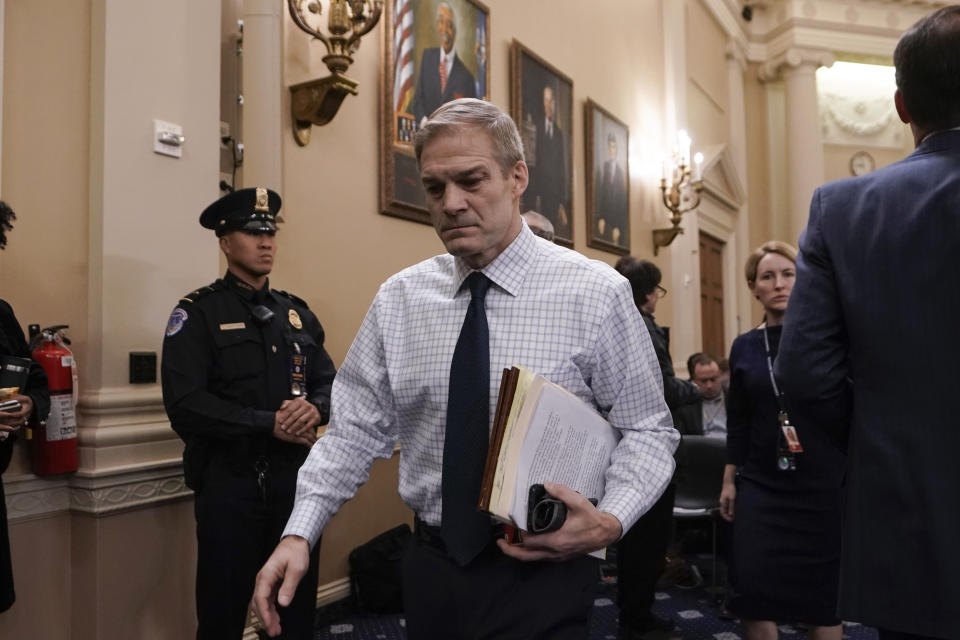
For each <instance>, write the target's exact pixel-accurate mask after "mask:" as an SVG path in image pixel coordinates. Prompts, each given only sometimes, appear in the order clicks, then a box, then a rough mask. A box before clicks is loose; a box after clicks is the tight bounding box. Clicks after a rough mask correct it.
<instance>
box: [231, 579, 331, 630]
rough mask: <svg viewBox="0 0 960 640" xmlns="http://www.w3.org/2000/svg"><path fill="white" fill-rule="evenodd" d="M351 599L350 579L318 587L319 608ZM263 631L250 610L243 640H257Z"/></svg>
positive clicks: (257, 619)
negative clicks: (259, 633)
mask: <svg viewBox="0 0 960 640" xmlns="http://www.w3.org/2000/svg"><path fill="white" fill-rule="evenodd" d="M349 597H350V578H340V579H339V580H334V581H333V582H328V583H327V584H322V585H320V586H319V587H317V608H318V609H319V608H320V607H325V606H327V605H331V604H333V603H335V602H339V601H341V600H344V599H346V598H349ZM260 629H261V626H260V620H259V618H257V615H256V614H255V613H254V612H253V610H252V609H251V610H250V613H249V614H248V616H247V626H246V627H245V628H244V630H243V640H257V638H258V637H259V636H258V635H257V632H258V631H259V630H260Z"/></svg>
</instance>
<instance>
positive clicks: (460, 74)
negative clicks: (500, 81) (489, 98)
mask: <svg viewBox="0 0 960 640" xmlns="http://www.w3.org/2000/svg"><path fill="white" fill-rule="evenodd" d="M439 68H440V47H433V48H432V49H424V51H423V56H421V57H420V69H418V76H417V89H416V91H414V93H413V115H414V117H415V118H416V121H417V124H418V125H419V123H420V120H422V119H423V118H426V117H429V116H430V114H431V113H433V112H434V111H436V109H437V107H439V106H440V105H442V104H443V103H445V102H450V101H451V100H456V99H457V98H476V97H477V83H476V80H475V79H474V77H473V74H472V73H470V70H469V69H467V67H466V65H464V64H463V62H461V61H460V56H454V58H453V67H452V68H451V70H450V75H449V76H448V77H447V86H446V87H445V88H444V90H443V92H441V91H440V71H439Z"/></svg>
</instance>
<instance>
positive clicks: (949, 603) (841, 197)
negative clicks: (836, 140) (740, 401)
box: [776, 131, 960, 638]
mask: <svg viewBox="0 0 960 640" xmlns="http://www.w3.org/2000/svg"><path fill="white" fill-rule="evenodd" d="M800 249H801V255H800V259H799V260H798V262H797V280H796V285H795V286H794V289H793V293H792V296H791V298H790V306H789V308H788V310H787V316H786V321H785V326H784V332H783V337H782V339H781V342H780V354H779V356H778V357H777V364H776V367H777V375H778V376H779V379H780V382H781V384H782V386H783V388H784V390H785V392H786V395H787V399H788V401H789V406H790V409H791V412H792V413H795V414H798V415H799V414H801V413H802V414H805V417H806V418H807V419H809V420H811V421H812V423H813V424H818V425H820V426H822V427H823V428H824V429H827V430H828V431H829V432H830V433H831V434H833V435H834V436H835V437H836V438H837V439H838V440H840V441H842V442H844V443H847V444H848V445H849V450H848V451H849V452H848V469H847V478H846V488H845V490H846V501H845V502H846V513H845V518H844V530H843V534H844V538H843V559H842V572H841V575H842V578H841V592H840V616H841V617H842V618H843V619H845V620H856V621H860V622H864V623H867V624H870V625H875V626H878V627H884V628H888V629H893V630H897V631H904V632H911V633H916V634H922V635H929V636H936V637H943V638H958V637H960V635H958V634H960V553H958V552H957V541H958V540H960V464H958V463H957V456H958V455H960V419H958V409H957V402H956V400H955V396H954V395H953V394H954V393H956V386H957V380H958V375H957V361H958V356H960V329H958V322H960V131H946V132H942V133H939V134H936V135H934V136H932V137H928V138H927V139H926V140H925V141H924V142H923V143H922V144H921V145H920V146H919V147H918V148H917V150H916V151H914V152H913V153H912V154H911V155H910V156H909V157H907V158H906V159H904V160H902V161H900V162H897V163H895V164H893V165H891V166H889V167H886V168H884V169H880V170H878V171H875V172H873V173H871V174H868V175H866V176H864V177H861V178H853V179H848V180H841V181H839V182H833V183H830V184H828V185H825V186H823V187H821V188H819V189H818V190H817V191H816V192H815V193H814V196H813V202H812V204H811V206H810V220H809V223H808V226H807V229H806V231H805V232H804V234H803V235H802V236H801V239H800Z"/></svg>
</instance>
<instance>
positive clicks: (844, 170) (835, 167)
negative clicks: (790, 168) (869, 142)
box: [823, 124, 913, 182]
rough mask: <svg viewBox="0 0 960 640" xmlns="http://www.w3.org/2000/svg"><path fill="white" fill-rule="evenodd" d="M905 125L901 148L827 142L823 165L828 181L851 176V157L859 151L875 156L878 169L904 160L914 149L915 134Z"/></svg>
mask: <svg viewBox="0 0 960 640" xmlns="http://www.w3.org/2000/svg"><path fill="white" fill-rule="evenodd" d="M900 126H902V127H903V146H902V147H901V148H899V149H886V148H881V147H868V146H855V145H843V144H825V145H823V166H824V172H825V173H826V178H827V182H830V181H831V180H839V179H841V178H849V177H850V176H851V175H852V174H851V173H850V158H851V157H852V156H853V154H855V153H857V152H858V151H866V152H867V153H869V154H870V155H871V156H873V160H874V162H876V164H877V169H879V168H881V167H885V166H887V165H888V164H893V163H894V162H897V161H898V160H903V159H904V158H905V157H907V156H908V155H910V153H911V152H912V151H913V135H912V134H911V133H910V127H909V126H908V125H905V124H904V125H900Z"/></svg>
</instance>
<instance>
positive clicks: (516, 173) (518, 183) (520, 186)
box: [510, 160, 530, 198]
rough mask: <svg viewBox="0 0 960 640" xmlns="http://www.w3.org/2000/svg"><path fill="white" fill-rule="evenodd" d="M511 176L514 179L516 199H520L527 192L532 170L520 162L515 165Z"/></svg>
mask: <svg viewBox="0 0 960 640" xmlns="http://www.w3.org/2000/svg"><path fill="white" fill-rule="evenodd" d="M510 176H511V177H512V178H513V195H514V197H515V198H519V197H520V196H522V195H523V192H524V191H526V190H527V185H528V184H529V183H530V170H529V169H528V168H527V163H526V162H524V161H523V160H518V161H517V164H515V165H513V169H511V170H510Z"/></svg>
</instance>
